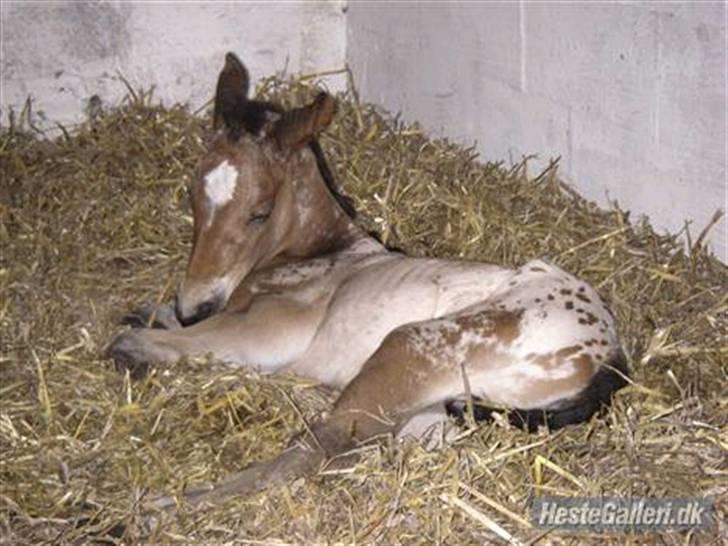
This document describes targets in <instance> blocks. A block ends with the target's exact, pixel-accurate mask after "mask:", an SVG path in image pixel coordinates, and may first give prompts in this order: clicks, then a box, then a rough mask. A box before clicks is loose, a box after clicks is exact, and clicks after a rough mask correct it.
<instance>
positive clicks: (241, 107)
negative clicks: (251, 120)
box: [212, 53, 250, 136]
mask: <svg viewBox="0 0 728 546" xmlns="http://www.w3.org/2000/svg"><path fill="white" fill-rule="evenodd" d="M249 86H250V77H249V76H248V71H247V70H246V69H245V66H243V63H241V62H240V59H238V57H237V56H236V55H235V54H234V53H228V54H226V55H225V66H224V67H223V69H222V72H220V76H219V77H218V78H217V90H216V91H215V111H214V114H213V123H212V126H213V129H215V130H217V129H220V128H221V127H225V128H226V129H228V131H230V134H235V135H238V136H239V135H240V130H241V127H242V119H243V116H244V113H245V107H246V102H247V101H248V99H247V96H248V87H249Z"/></svg>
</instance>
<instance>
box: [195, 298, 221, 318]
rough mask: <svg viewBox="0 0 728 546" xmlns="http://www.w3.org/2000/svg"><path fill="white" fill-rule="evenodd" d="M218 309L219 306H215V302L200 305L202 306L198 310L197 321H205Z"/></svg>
mask: <svg viewBox="0 0 728 546" xmlns="http://www.w3.org/2000/svg"><path fill="white" fill-rule="evenodd" d="M216 307H217V306H216V305H215V302H213V301H206V302H204V303H202V304H200V306H199V307H198V308H197V312H196V313H195V317H196V318H197V320H204V319H206V318H207V317H209V316H210V315H212V314H213V313H214V312H215V308H216Z"/></svg>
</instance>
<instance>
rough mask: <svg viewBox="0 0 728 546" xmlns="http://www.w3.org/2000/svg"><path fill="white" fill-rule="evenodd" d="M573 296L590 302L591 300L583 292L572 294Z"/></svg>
mask: <svg viewBox="0 0 728 546" xmlns="http://www.w3.org/2000/svg"><path fill="white" fill-rule="evenodd" d="M574 297H576V298H578V299H580V300H581V301H583V302H586V303H591V300H590V299H589V298H587V297H586V296H585V295H584V294H574Z"/></svg>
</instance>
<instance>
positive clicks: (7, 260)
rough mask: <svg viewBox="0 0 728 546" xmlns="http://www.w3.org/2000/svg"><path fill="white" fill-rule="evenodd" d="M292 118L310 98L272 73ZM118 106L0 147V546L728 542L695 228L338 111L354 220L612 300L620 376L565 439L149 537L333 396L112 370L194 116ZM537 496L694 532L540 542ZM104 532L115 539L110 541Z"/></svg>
mask: <svg viewBox="0 0 728 546" xmlns="http://www.w3.org/2000/svg"><path fill="white" fill-rule="evenodd" d="M260 91H261V93H262V94H264V95H266V96H271V97H274V98H276V99H277V100H281V101H282V102H284V103H286V104H300V103H301V102H302V101H304V100H306V99H307V98H308V97H311V96H312V93H313V92H314V89H313V86H312V85H310V83H309V82H308V81H304V80H300V81H295V82H282V81H280V80H277V79H269V80H266V81H264V82H263V84H262V86H261V90H260ZM155 104H156V102H155V100H154V99H153V98H152V97H151V95H150V93H145V92H141V91H133V90H131V89H130V95H129V96H128V98H127V99H126V100H125V102H124V104H122V105H121V106H120V107H118V108H115V109H111V110H107V111H101V112H96V113H95V115H94V117H93V118H92V119H91V118H90V119H89V120H88V121H87V122H86V123H84V124H82V125H80V126H79V127H77V128H75V129H74V130H72V131H66V132H65V133H64V134H62V135H61V136H60V137H58V138H56V139H54V140H51V139H48V138H45V137H44V136H43V135H41V134H39V133H38V131H36V130H34V129H33V124H32V116H31V115H30V111H29V110H26V111H25V112H24V113H23V115H21V116H20V117H16V118H15V119H14V120H12V123H11V125H10V126H9V127H6V128H5V129H3V130H2V132H1V133H0V174H1V176H2V181H1V182H0V238H1V239H0V242H1V246H0V251H1V253H0V347H1V349H0V351H1V353H0V543H3V544H11V543H12V544H39V543H53V544H58V543H84V542H87V541H89V540H90V537H93V536H101V535H103V534H104V533H105V532H107V531H109V530H111V531H113V532H114V533H115V534H116V535H117V537H116V538H112V540H115V541H118V542H121V543H128V544H133V543H139V542H151V543H160V542H161V543H176V542H195V543H197V542H208V543H209V542H215V543H240V544H245V543H248V544H278V543H298V544H313V543H357V544H366V543H377V544H379V543H382V544H468V543H503V542H504V541H505V540H506V539H507V537H512V540H513V541H514V542H513V543H519V542H520V543H529V542H535V543H536V544H605V543H615V544H619V543H623V542H625V541H631V543H638V542H639V543H642V542H648V543H659V544H707V543H712V542H716V543H717V542H719V541H720V540H721V537H722V538H725V536H726V532H727V528H726V524H725V515H726V498H727V497H726V489H727V486H726V483H728V482H727V480H726V472H727V471H728V468H727V465H726V449H727V448H728V435H727V434H726V432H727V430H728V428H727V425H728V398H727V397H726V375H727V371H728V370H727V369H726V352H727V350H726V344H725V336H726V333H727V332H728V302H727V299H726V280H727V272H726V268H725V266H723V265H722V264H720V263H719V262H718V261H717V260H716V259H714V258H713V257H711V256H710V255H709V254H708V253H707V252H706V251H705V248H704V245H703V240H704V235H705V233H702V234H701V233H700V229H701V228H702V227H703V226H689V228H690V229H689V230H688V233H687V236H688V239H689V241H690V243H689V247H690V248H689V249H688V250H687V251H686V250H685V249H684V246H683V244H682V243H681V242H680V241H679V240H678V238H677V235H672V234H668V235H662V234H657V233H655V232H654V231H653V230H652V229H651V228H650V226H649V225H648V223H647V222H646V221H644V220H642V219H637V218H631V217H630V215H629V213H628V212H626V211H624V210H621V209H619V208H618V207H617V206H616V205H615V206H613V207H612V208H610V209H608V210H603V209H599V208H597V207H596V206H595V205H593V204H591V203H588V202H585V201H584V200H582V199H581V198H579V197H578V196H577V195H576V194H574V193H573V192H572V191H571V190H569V189H568V188H567V187H565V186H564V185H563V184H561V182H560V181H559V178H558V173H557V166H556V165H553V166H552V167H551V168H549V169H547V170H545V171H544V172H540V173H537V172H530V170H529V162H528V160H524V161H523V162H521V163H519V164H517V165H506V164H504V163H501V162H496V163H491V162H488V163H482V162H479V161H478V160H477V159H476V153H475V151H474V150H472V149H465V148H463V147H460V146H456V145H454V144H451V143H448V142H447V141H443V140H431V139H428V138H427V137H426V136H424V135H423V133H422V131H421V130H420V129H419V128H418V127H417V126H406V125H404V124H403V123H401V122H399V121H398V120H397V119H394V118H392V117H390V116H387V115H383V114H381V113H379V112H378V111H377V110H376V109H375V108H373V107H372V106H369V105H365V104H359V103H358V101H357V100H356V99H355V97H354V96H353V95H349V96H345V97H341V99H340V110H339V115H338V116H337V119H336V121H335V123H334V125H333V126H332V127H331V128H330V130H329V131H327V133H326V135H325V137H324V138H323V141H322V144H323V146H324V149H325V150H326V151H327V153H328V156H329V158H330V162H331V164H332V167H333V168H334V170H335V172H336V173H337V175H338V180H339V183H340V185H341V187H342V190H343V191H344V192H345V193H346V194H348V195H349V196H351V197H352V199H353V200H354V203H355V205H356V208H357V209H358V211H359V220H358V221H359V222H360V223H361V224H362V225H363V226H365V227H366V228H367V229H370V230H373V231H376V232H377V233H379V234H380V235H381V237H382V238H383V239H384V240H385V241H386V242H387V243H388V244H389V245H392V246H396V247H399V248H401V249H403V250H405V251H407V252H408V253H410V254H412V255H431V256H441V257H457V258H467V259H477V260H483V261H489V262H495V263H500V264H505V265H517V264H521V263H523V262H525V261H526V260H528V259H531V258H535V257H547V258H549V259H551V260H552V261H554V262H555V263H557V264H559V265H560V266H562V267H564V268H565V269H567V270H568V271H570V272H572V273H575V274H577V275H579V276H581V277H583V278H585V279H586V280H588V281H590V282H591V283H593V284H594V285H595V286H596V287H597V288H598V290H599V291H600V293H601V294H602V295H603V296H604V297H605V298H606V299H607V300H608V301H610V302H611V305H612V308H613V310H614V311H615V314H616V316H617V319H618V323H619V326H620V331H621V335H622V339H623V342H624V345H625V349H626V352H627V354H628V356H629V360H630V366H631V369H632V379H633V384H632V385H630V386H629V387H628V388H626V389H624V390H623V391H620V392H619V393H618V395H617V397H616V400H615V403H614V406H613V408H612V409H611V411H610V412H608V413H607V414H606V415H604V416H603V417H601V418H596V419H593V420H592V421H591V422H590V423H587V424H583V425H580V426H574V427H569V428H568V429H566V430H563V431H559V432H558V433H554V434H549V433H548V432H547V431H540V432H539V433H537V434H530V435H529V434H527V433H525V432H523V431H520V430H516V429H513V428H509V427H506V426H504V425H503V424H501V423H499V422H495V423H492V424H483V425H481V426H479V427H477V428H475V429H468V428H464V429H462V432H461V433H460V434H459V437H458V439H457V440H456V441H455V442H454V444H453V445H451V446H449V447H447V448H445V449H443V450H440V451H427V450H426V449H425V447H424V446H422V445H420V444H419V443H417V442H404V443H399V442H395V441H393V440H391V439H382V440H381V441H379V442H376V443H372V444H370V445H367V446H362V448H361V457H360V459H359V460H358V462H355V463H352V465H351V466H350V467H347V468H344V469H342V470H339V471H337V472H336V473H329V474H327V475H320V476H316V477H314V478H310V479H300V480H298V481H296V482H294V483H292V484H290V485H289V486H288V487H280V488H277V489H273V490H270V491H268V492H265V493H263V494H259V495H256V496H252V497H249V498H240V499H235V500H232V501H230V502H229V503H227V504H226V505H225V506H223V507H221V508H217V509H197V510H192V509H185V508H182V509H181V510H180V511H179V512H178V513H177V514H176V515H174V516H172V517H168V518H164V519H162V520H160V521H157V522H154V523H155V524H154V525H151V524H150V521H149V518H147V517H145V515H144V512H143V510H142V507H141V504H142V503H143V501H144V499H145V498H146V497H147V496H149V495H153V494H156V493H160V492H175V491H179V490H181V489H182V488H183V487H184V486H185V485H186V484H194V483H198V482H202V481H208V480H213V479H218V478H221V477H223V476H225V475H226V474H229V473H231V472H233V471H235V470H237V469H240V468H242V467H243V466H245V465H247V464H249V463H250V462H252V461H255V460H261V459H266V458H269V457H272V456H273V455H275V454H276V453H278V451H279V450H280V449H281V448H282V447H283V446H284V445H285V444H286V440H287V439H288V438H289V437H290V435H292V434H293V433H295V432H297V431H299V430H301V429H302V428H303V421H304V420H311V419H312V418H314V417H315V416H317V415H321V413H322V412H325V411H326V410H327V408H328V407H329V404H330V403H331V401H332V400H333V398H334V396H335V393H332V392H330V391H328V390H326V389H323V388H321V387H318V386H316V385H315V384H313V383H310V382H306V381H303V380H300V379H296V378H294V377H280V376H279V377H261V376H259V375H256V374H255V373H246V372H242V371H231V370H229V369H226V368H224V367H221V366H219V365H217V364H215V363H214V362H208V361H207V360H206V359H199V360H190V361H187V362H182V363H177V364H169V365H164V366H160V367H158V368H157V369H156V370H155V371H154V372H153V373H152V374H151V375H150V376H149V377H147V378H146V379H144V380H142V381H139V382H132V381H130V380H129V378H128V377H124V376H123V375H120V374H118V373H117V372H116V371H114V370H113V367H112V366H111V364H110V363H109V362H108V361H107V360H105V359H104V358H103V356H102V354H103V349H104V346H105V344H106V343H108V341H109V340H110V339H111V337H112V336H113V334H114V333H115V332H117V331H119V329H120V327H119V326H118V323H119V320H120V319H121V317H122V316H123V315H124V313H126V312H127V311H129V310H130V309H132V308H133V307H135V306H137V305H139V304H141V303H144V302H148V301H164V300H167V299H169V298H170V297H171V296H172V295H173V293H174V289H175V286H176V284H177V282H178V281H179V279H180V273H181V272H182V271H183V269H184V265H185V260H186V256H187V252H188V250H189V247H190V240H191V221H192V219H191V216H190V212H189V207H188V204H187V197H186V187H187V185H188V183H189V180H190V176H192V173H193V171H194V166H195V163H196V161H197V159H198V158H199V157H200V155H201V153H202V152H203V150H204V141H205V138H206V136H207V134H206V131H207V125H208V120H207V117H204V116H203V117H200V116H194V115H192V114H191V113H190V112H189V111H188V110H186V109H185V108H183V107H179V106H174V107H171V108H163V107H161V106H157V105H155ZM540 494H563V495H601V494H608V495H625V496H627V495H649V496H658V497H659V496H706V495H709V496H711V497H713V498H714V499H715V501H716V515H717V517H716V520H717V521H716V523H714V525H713V526H712V528H711V529H710V530H709V531H707V532H702V533H699V534H696V535H689V534H687V533H685V532H679V533H677V532H671V531H661V532H659V533H658V534H649V535H635V536H633V537H631V538H630V537H627V536H625V535H614V536H612V537H606V538H605V537H599V536H596V535H591V534H588V533H581V534H575V533H573V532H563V531H554V532H549V533H545V532H544V531H543V530H541V529H537V528H534V527H531V524H530V523H529V514H528V510H529V506H530V502H531V500H532V499H533V498H534V496H536V495H540ZM112 534H113V533H112Z"/></svg>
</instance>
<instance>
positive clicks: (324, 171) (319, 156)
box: [309, 139, 356, 219]
mask: <svg viewBox="0 0 728 546" xmlns="http://www.w3.org/2000/svg"><path fill="white" fill-rule="evenodd" d="M309 147H310V148H311V151H312V152H313V155H314V156H315V157H316V164H317V165H318V168H319V172H320V173H321V176H322V177H323V179H324V182H325V183H326V187H327V188H328V190H329V191H330V192H331V195H333V196H334V199H336V202H337V203H338V204H339V206H340V207H341V208H342V209H344V212H345V213H346V214H347V215H348V216H349V218H351V219H354V218H356V209H355V208H354V203H352V201H351V198H350V197H348V196H346V195H344V194H343V193H341V192H340V191H339V187H338V185H337V184H336V179H335V178H334V174H333V173H332V172H331V169H330V168H329V163H328V161H326V156H325V155H324V151H323V150H322V149H321V145H320V144H319V141H318V140H316V139H314V140H312V141H311V143H310V144H309Z"/></svg>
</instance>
